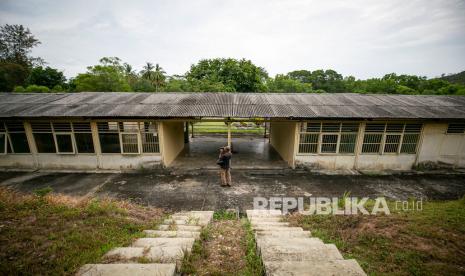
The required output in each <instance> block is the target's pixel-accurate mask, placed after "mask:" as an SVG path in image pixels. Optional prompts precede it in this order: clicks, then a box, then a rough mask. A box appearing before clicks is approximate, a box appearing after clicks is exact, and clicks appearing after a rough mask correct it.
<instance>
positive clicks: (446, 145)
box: [295, 123, 465, 171]
mask: <svg viewBox="0 0 465 276" xmlns="http://www.w3.org/2000/svg"><path fill="white" fill-rule="evenodd" d="M447 126H448V124H440V123H425V124H424V126H423V133H422V138H421V140H420V142H419V146H418V151H417V155H415V154H382V155H381V154H360V153H358V154H353V155H337V154H324V155H316V154H315V155H302V154H297V155H296V157H295V159H296V164H304V165H306V166H311V167H315V168H321V169H329V170H333V169H360V170H374V171H381V170H410V169H411V168H412V167H413V166H414V165H416V164H417V163H419V162H425V161H431V162H438V161H439V162H444V163H447V164H451V165H453V166H458V167H465V135H463V134H446V131H447ZM362 139H363V135H360V136H359V137H358V141H359V143H360V142H361V141H362ZM297 146H298V144H297ZM359 151H360V147H359Z"/></svg>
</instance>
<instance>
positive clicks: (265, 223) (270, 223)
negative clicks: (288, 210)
mask: <svg viewBox="0 0 465 276" xmlns="http://www.w3.org/2000/svg"><path fill="white" fill-rule="evenodd" d="M251 224H252V227H254V226H289V222H280V221H252V222H251Z"/></svg>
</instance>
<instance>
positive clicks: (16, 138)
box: [8, 133, 30, 153]
mask: <svg viewBox="0 0 465 276" xmlns="http://www.w3.org/2000/svg"><path fill="white" fill-rule="evenodd" d="M9 136H10V140H11V145H10V146H13V150H14V152H15V153H29V152H30V150H29V143H28V142H27V136H26V133H10V134H9ZM8 148H10V147H8ZM9 150H10V152H11V149H9Z"/></svg>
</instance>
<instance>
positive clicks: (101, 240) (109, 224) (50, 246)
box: [0, 188, 163, 275]
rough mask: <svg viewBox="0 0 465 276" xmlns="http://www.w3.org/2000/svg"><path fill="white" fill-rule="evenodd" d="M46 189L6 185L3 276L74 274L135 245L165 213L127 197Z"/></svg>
mask: <svg viewBox="0 0 465 276" xmlns="http://www.w3.org/2000/svg"><path fill="white" fill-rule="evenodd" d="M50 192H51V189H42V190H38V191H36V192H35V195H25V194H21V193H18V192H14V191H12V190H8V189H5V188H0V272H1V273H0V274H3V275H71V274H74V273H75V272H76V270H77V269H79V267H81V266H82V265H84V264H86V263H96V262H99V261H100V260H101V257H102V256H103V255H104V254H105V253H106V252H107V251H108V250H110V249H111V248H113V247H117V246H125V245H128V244H130V243H131V242H132V241H133V240H134V239H135V238H137V237H140V236H142V234H141V231H142V230H143V229H150V228H153V227H155V225H156V224H158V223H159V221H160V220H161V218H162V217H163V212H162V211H161V210H159V209H154V208H147V207H142V206H139V205H135V204H131V203H129V202H125V201H115V200H110V199H101V200H97V199H89V198H76V197H68V196H62V195H56V194H52V193H50Z"/></svg>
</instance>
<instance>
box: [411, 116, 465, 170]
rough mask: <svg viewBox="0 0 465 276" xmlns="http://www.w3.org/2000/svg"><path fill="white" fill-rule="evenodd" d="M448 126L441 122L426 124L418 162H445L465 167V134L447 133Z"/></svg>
mask: <svg viewBox="0 0 465 276" xmlns="http://www.w3.org/2000/svg"><path fill="white" fill-rule="evenodd" d="M447 126H448V125H447V124H440V123H431V124H426V125H425V126H424V128H423V142H422V146H421V148H420V151H419V155H418V162H425V161H432V162H444V163H447V164H451V165H453V166H458V167H465V135H464V134H446V131H447Z"/></svg>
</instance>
